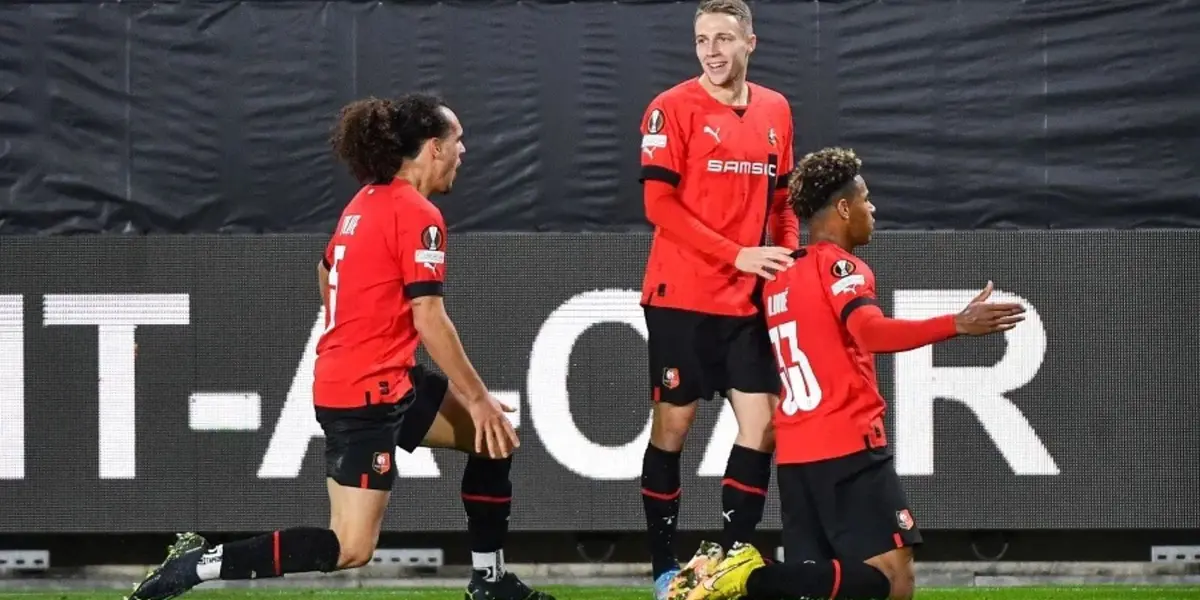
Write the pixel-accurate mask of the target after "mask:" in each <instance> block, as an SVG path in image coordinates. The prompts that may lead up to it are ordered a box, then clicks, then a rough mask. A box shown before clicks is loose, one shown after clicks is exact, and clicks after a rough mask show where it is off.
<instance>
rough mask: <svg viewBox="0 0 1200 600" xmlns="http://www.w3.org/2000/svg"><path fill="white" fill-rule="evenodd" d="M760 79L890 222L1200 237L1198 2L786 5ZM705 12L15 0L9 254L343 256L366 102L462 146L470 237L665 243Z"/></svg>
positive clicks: (3, 135) (461, 194)
mask: <svg viewBox="0 0 1200 600" xmlns="http://www.w3.org/2000/svg"><path fill="white" fill-rule="evenodd" d="M754 9H755V11H756V13H755V18H756V32H757V34H758V36H759V39H760V47H759V50H758V52H757V53H756V54H755V57H754V60H753V63H752V67H751V69H752V76H753V78H754V79H756V80H757V81H759V82H761V83H763V84H766V85H769V86H773V87H776V88H778V89H780V90H781V91H783V92H785V93H786V94H787V95H788V96H789V97H790V99H791V101H792V103H793V107H794V110H795V114H796V128H797V131H798V139H797V146H798V151H799V152H801V153H802V152H804V151H808V150H812V149H815V148H818V147H820V146H823V145H828V144H834V143H838V144H845V145H851V146H854V147H855V148H857V149H858V150H859V151H860V153H862V154H863V155H864V156H865V159H866V161H867V164H868V169H869V170H868V175H869V176H870V177H871V181H872V195H873V197H874V198H875V199H876V200H877V202H878V204H879V213H878V216H879V218H880V225H881V226H882V227H886V228H893V229H896V228H901V229H929V228H934V229H946V228H950V229H962V228H977V227H991V228H1006V227H1033V228H1045V227H1083V228H1092V227H1180V226H1182V227H1194V226H1198V225H1200V203H1198V202H1196V200H1197V195H1198V194H1197V187H1198V185H1197V181H1198V176H1200V167H1198V166H1197V165H1198V164H1200V59H1198V58H1197V57H1198V56H1200V35H1198V34H1197V33H1196V32H1197V31H1200V3H1198V2H1180V1H1173V2H1161V1H1158V0H1150V1H1146V2H1132V1H1119V2H1102V3H1097V2H1092V1H1090V0H1088V1H1054V2H1049V1H1047V2H1017V1H1013V0H1005V1H986V0H980V1H978V2H948V1H928V2H876V1H873V0H872V1H860V2H836V3H829V2H811V1H803V2H801V1H796V2H768V3H757V4H755V5H754ZM693 10H694V4H692V3H690V2H689V3H641V2H638V3H628V2H626V3H621V2H573V3H538V2H523V3H511V2H500V3H480V4H471V3H467V4H429V3H412V4H404V3H401V4H397V3H386V4H385V3H379V2H370V3H348V2H315V1H313V2H307V1H294V2H190V3H151V2H138V1H134V2H121V3H94V2H88V3H72V2H63V3H59V2H54V3H40V2H34V3H30V2H10V3H5V4H3V5H2V6H0V233H68V232H97V231H105V232H131V233H136V232H180V233H182V232H267V231H289V232H326V231H327V230H328V229H329V228H330V226H331V224H332V222H333V220H334V219H335V217H336V215H337V214H338V212H339V210H340V207H341V205H342V204H343V203H344V202H345V200H346V199H347V198H348V196H349V195H350V194H351V193H352V191H353V184H352V182H351V180H350V178H349V177H348V176H347V175H345V173H344V170H343V169H342V168H341V167H340V166H339V165H337V164H336V163H335V162H334V161H333V160H332V158H331V157H330V155H329V153H328V149H327V148H328V146H327V143H326V136H327V132H328V129H329V126H330V125H331V124H332V120H333V117H334V114H335V112H336V110H337V108H338V107H339V106H340V105H341V104H343V103H345V102H347V101H349V100H350V99H352V98H355V97H361V96H365V95H368V94H376V95H387V94H396V93H399V92H402V91H407V90H417V89H424V90H435V91H440V92H441V93H443V94H444V95H445V96H446V97H447V98H448V99H449V100H450V102H452V104H453V105H454V106H455V107H456V108H457V109H458V112H459V113H460V116H461V117H462V119H463V120H464V123H465V125H466V128H467V133H468V138H467V140H466V143H467V147H468V153H467V155H466V157H465V160H466V165H465V167H464V169H463V171H462V176H461V181H460V183H459V184H458V186H457V187H456V189H455V192H454V194H453V195H452V196H450V197H448V198H445V199H444V200H440V201H439V202H440V203H441V204H442V206H443V207H444V209H445V211H446V216H447V219H448V221H449V222H450V223H451V224H452V225H451V227H452V228H453V229H455V230H457V231H467V230H471V231H479V230H506V231H546V230H557V231H594V230H631V229H640V228H644V227H645V222H644V218H643V216H642V211H641V202H640V192H639V188H638V184H637V182H636V181H635V177H636V172H637V162H638V138H637V135H638V134H637V128H638V123H639V119H640V116H641V114H642V111H643V108H644V106H645V104H646V103H647V102H648V101H649V100H650V99H651V98H652V97H653V96H654V94H655V93H657V92H658V91H660V90H661V89H663V88H665V87H667V86H669V85H671V84H673V83H675V82H677V81H679V80H682V79H684V78H687V77H690V76H692V75H694V74H695V73H696V71H697V65H696V59H695V57H694V56H693V54H692V46H691V43H690V36H691V15H692V11H693Z"/></svg>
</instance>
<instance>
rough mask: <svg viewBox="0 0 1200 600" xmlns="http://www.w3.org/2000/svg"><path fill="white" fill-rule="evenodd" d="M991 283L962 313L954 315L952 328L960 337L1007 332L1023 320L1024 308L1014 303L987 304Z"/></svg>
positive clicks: (989, 282) (990, 292)
mask: <svg viewBox="0 0 1200 600" xmlns="http://www.w3.org/2000/svg"><path fill="white" fill-rule="evenodd" d="M992 289H993V287H992V282H991V281H988V282H987V285H986V286H984V288H983V291H981V292H979V295H978V296H975V298H974V299H972V300H971V302H970V303H969V304H967V307H966V308H964V309H963V310H962V312H960V313H958V314H957V315H954V328H955V330H957V331H958V333H959V334H961V335H988V334H991V333H1000V332H1004V331H1008V330H1009V329H1012V328H1013V327H1016V326H1017V323H1020V322H1021V321H1024V320H1025V316H1024V313H1025V307H1024V306H1022V305H1020V304H1018V303H1016V302H1005V303H996V304H993V303H989V302H988V301H987V299H988V297H989V296H991V295H992Z"/></svg>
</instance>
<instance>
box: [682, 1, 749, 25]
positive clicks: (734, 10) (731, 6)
mask: <svg viewBox="0 0 1200 600" xmlns="http://www.w3.org/2000/svg"><path fill="white" fill-rule="evenodd" d="M713 14H716V15H730V16H732V17H733V18H735V19H737V20H738V22H739V23H741V24H742V26H743V27H745V28H746V30H747V31H749V30H750V29H751V26H752V25H753V22H754V17H753V15H752V14H751V13H750V6H749V5H748V4H746V3H745V1H744V0H703V1H702V2H700V6H697V7H696V18H697V19H699V18H700V15H713Z"/></svg>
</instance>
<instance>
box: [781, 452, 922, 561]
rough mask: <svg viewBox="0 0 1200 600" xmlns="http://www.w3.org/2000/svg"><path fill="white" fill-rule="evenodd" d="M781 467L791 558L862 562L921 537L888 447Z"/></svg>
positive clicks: (785, 545)
mask: <svg viewBox="0 0 1200 600" xmlns="http://www.w3.org/2000/svg"><path fill="white" fill-rule="evenodd" d="M778 471H779V476H778V480H779V504H780V508H781V509H782V512H783V558H784V560H785V561H787V562H793V561H805V560H814V561H826V560H833V559H838V560H842V561H854V562H862V561H864V560H866V559H868V558H871V557H872V556H878V555H880V554H883V553H884V552H887V551H889V550H895V549H896V548H903V547H912V546H917V545H919V544H920V543H921V532H920V530H919V529H918V528H917V524H916V521H914V519H913V514H912V511H911V510H909V507H908V499H907V497H906V496H905V494H904V489H903V488H902V487H901V485H900V476H899V475H897V474H896V467H895V464H894V461H893V457H892V454H891V452H890V451H889V450H888V449H887V448H877V449H871V450H863V451H862V452H857V453H855V454H851V455H849V456H843V457H841V458H835V459H831V460H825V461H821V462H815V463H806V464H794V465H786V464H785V465H779V467H778Z"/></svg>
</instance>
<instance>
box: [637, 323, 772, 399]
mask: <svg viewBox="0 0 1200 600" xmlns="http://www.w3.org/2000/svg"><path fill="white" fill-rule="evenodd" d="M643 309H644V310H645V314H646V329H647V331H648V333H649V334H650V341H649V354H650V386H651V390H652V392H653V397H654V401H655V402H666V403H668V404H675V405H678V406H686V405H688V404H691V403H693V402H695V401H696V400H701V399H703V400H710V399H712V397H713V394H714V393H720V394H722V395H723V394H725V393H727V392H728V390H730V389H735V390H739V391H741V392H745V393H748V394H763V393H765V394H775V395H778V394H779V391H780V380H779V369H778V367H776V366H775V354H774V350H772V349H771V339H770V338H769V337H768V336H767V326H766V323H765V322H764V321H763V319H762V317H761V316H760V315H753V316H749V317H730V316H722V315H710V314H705V313H698V312H692V311H687V310H679V309H674V308H663V307H659V306H643Z"/></svg>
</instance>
